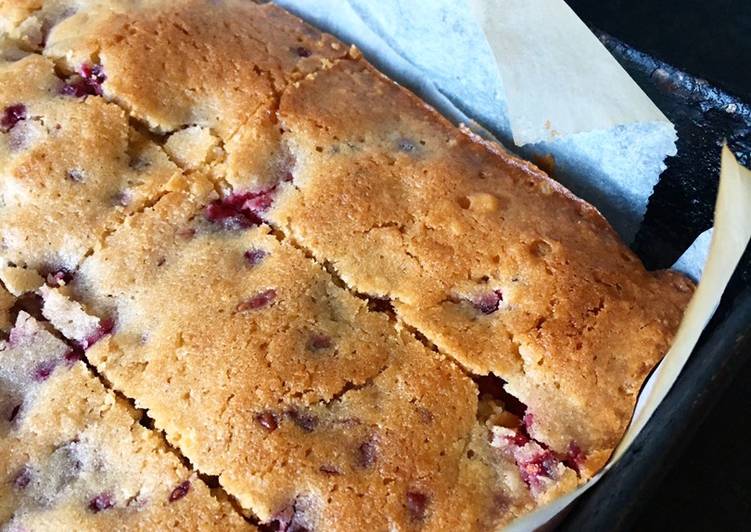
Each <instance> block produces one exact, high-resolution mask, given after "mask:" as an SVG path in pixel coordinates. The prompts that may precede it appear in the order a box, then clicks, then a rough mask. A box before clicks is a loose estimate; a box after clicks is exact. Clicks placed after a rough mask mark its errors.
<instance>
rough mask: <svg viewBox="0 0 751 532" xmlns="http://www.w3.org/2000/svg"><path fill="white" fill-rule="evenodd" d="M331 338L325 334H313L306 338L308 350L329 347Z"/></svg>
mask: <svg viewBox="0 0 751 532" xmlns="http://www.w3.org/2000/svg"><path fill="white" fill-rule="evenodd" d="M331 345H332V344H331V338H329V337H328V336H326V335H325V334H314V335H312V336H311V337H310V339H309V340H308V345H307V348H308V351H320V350H322V349H329V348H330V347H331Z"/></svg>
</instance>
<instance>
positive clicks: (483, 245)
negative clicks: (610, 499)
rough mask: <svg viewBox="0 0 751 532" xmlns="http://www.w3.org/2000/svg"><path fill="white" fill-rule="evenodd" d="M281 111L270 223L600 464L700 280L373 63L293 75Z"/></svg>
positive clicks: (589, 466)
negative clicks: (288, 167)
mask: <svg viewBox="0 0 751 532" xmlns="http://www.w3.org/2000/svg"><path fill="white" fill-rule="evenodd" d="M278 118H279V125H280V127H281V129H282V130H283V133H282V135H281V142H282V143H283V144H284V145H285V146H286V149H287V150H288V151H289V153H290V154H291V158H292V159H293V160H295V161H296V164H295V166H294V168H293V169H292V171H291V176H292V178H291V182H290V184H289V186H284V187H277V189H276V190H275V191H274V192H275V196H274V198H272V199H271V200H270V201H269V203H271V205H270V207H269V208H268V209H267V211H266V212H265V213H264V219H267V220H269V221H270V222H271V223H272V224H274V225H275V226H277V227H279V228H280V229H281V230H282V231H284V232H285V233H286V234H288V235H290V236H291V237H293V238H294V239H296V241H297V242H299V243H300V244H301V245H302V246H304V247H305V248H307V249H309V250H310V251H311V252H312V253H313V254H314V255H315V256H316V258H317V259H318V260H321V261H328V262H330V264H331V265H332V266H333V268H334V270H336V272H337V273H338V274H339V275H340V276H341V278H342V279H343V280H344V281H345V282H346V283H347V285H348V286H349V287H351V288H353V289H354V290H357V291H359V292H362V293H366V294H369V295H371V296H375V297H380V298H388V299H389V300H391V301H392V302H393V304H394V307H395V309H396V311H397V313H398V314H399V316H400V317H401V318H403V319H404V321H405V322H407V323H408V324H410V325H411V326H413V327H415V328H416V329H417V330H419V331H420V332H421V333H422V334H424V335H425V336H426V337H427V338H428V340H430V341H431V342H433V343H434V344H435V345H437V346H438V348H439V349H440V350H441V351H442V352H444V353H447V354H449V355H450V356H452V357H454V358H455V359H456V360H457V361H459V362H460V363H461V364H462V365H463V366H464V367H465V368H467V369H468V370H469V371H470V372H472V373H476V374H481V375H484V374H488V373H492V374H494V375H496V376H498V377H501V378H502V379H504V380H505V381H506V382H507V384H506V390H507V391H508V392H509V393H511V394H512V395H514V396H516V397H517V398H518V399H519V400H521V401H522V402H523V403H524V404H525V405H526V406H527V410H526V415H525V428H526V430H527V432H528V433H529V434H530V435H531V436H533V437H534V438H536V439H538V440H540V441H544V442H545V443H547V444H548V445H550V447H551V448H553V449H554V450H556V451H557V452H559V453H569V454H570V455H571V456H577V457H578V460H579V461H580V468H581V470H582V471H583V472H584V473H585V474H587V475H588V474H591V473H592V472H593V471H595V470H597V469H599V467H601V466H602V465H603V464H604V462H605V460H606V459H607V457H608V456H609V455H610V452H611V450H612V449H613V447H614V445H615V444H616V443H617V441H618V440H619V438H620V436H621V434H622V433H623V431H624V430H625V428H626V424H627V423H628V421H629V418H630V415H631V412H632V410H633V408H634V404H635V400H636V396H637V393H638V392H639V389H640V388H641V385H642V383H643V381H644V379H645V377H646V375H647V373H648V372H649V371H650V370H651V368H652V367H653V366H654V364H655V363H656V362H657V361H658V360H659V359H660V357H661V356H662V355H663V354H664V353H665V351H666V350H667V348H668V346H669V343H670V339H671V337H672V334H673V332H674V331H675V329H676V328H677V326H678V323H679V322H680V319H681V316H682V313H683V309H684V307H685V305H686V304H687V302H688V299H689V298H690V296H691V294H692V291H693V288H692V285H691V283H690V282H689V281H687V280H686V279H685V278H684V277H683V276H681V275H679V274H677V273H674V272H656V273H649V272H646V271H645V270H644V267H643V266H642V264H641V263H640V261H639V259H638V258H637V257H636V256H635V255H634V254H633V253H632V252H631V251H630V250H629V249H628V248H627V247H626V246H625V245H623V243H622V242H621V241H620V240H619V239H618V237H617V236H616V234H615V233H614V231H613V230H612V229H611V228H610V226H609V225H608V224H607V222H606V221H605V220H604V219H603V218H602V216H601V215H600V214H599V213H598V212H597V211H596V210H595V209H594V208H593V207H591V206H590V205H588V204H586V203H584V202H583V201H581V200H579V199H577V198H575V197H574V196H572V195H571V194H570V193H569V192H568V191H567V190H565V189H563V188H562V187H561V186H559V185H558V184H556V183H555V182H553V181H552V180H551V179H550V178H548V177H547V176H546V175H545V174H544V173H543V172H541V171H540V170H538V169H537V168H535V167H534V166H533V165H531V164H529V163H526V162H524V161H521V160H519V159H517V158H515V157H513V156H510V155H508V154H506V153H504V152H503V151H502V150H501V149H499V148H498V147H497V146H496V145H494V144H491V143H487V142H483V141H482V140H480V139H478V138H477V137H475V136H473V135H472V134H470V133H468V132H466V131H461V130H459V129H457V128H455V127H453V126H452V125H451V124H449V123H448V122H447V121H446V120H445V119H443V118H442V117H441V116H439V115H438V114H437V113H436V112H435V111H434V110H432V109H431V108H429V107H427V106H426V105H425V104H424V103H422V102H421V101H419V100H418V99H417V98H415V97H414V96H413V95H412V94H410V93H409V92H407V91H405V90H404V89H402V88H401V87H399V86H398V85H396V84H394V83H393V82H391V81H389V80H388V79H386V78H384V77H383V76H382V75H381V74H379V73H378V72H376V71H375V70H374V69H372V68H371V67H369V65H367V64H366V63H364V62H363V61H341V62H339V63H337V64H336V65H335V66H334V67H332V68H331V69H329V70H326V71H324V72H320V73H318V74H317V75H315V76H311V77H309V78H308V79H306V80H304V81H302V82H300V83H299V84H298V85H296V86H295V87H293V88H290V90H288V91H286V92H285V93H284V94H283V95H282V98H281V102H280V107H279V112H278ZM236 187H237V189H236V190H243V184H242V183H236Z"/></svg>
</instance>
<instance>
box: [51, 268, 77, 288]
mask: <svg viewBox="0 0 751 532" xmlns="http://www.w3.org/2000/svg"><path fill="white" fill-rule="evenodd" d="M72 280H73V272H71V271H69V270H67V269H66V268H60V269H59V270H55V271H53V272H50V273H48V274H47V279H46V281H47V286H50V287H52V288H55V287H58V286H63V285H66V284H69V283H70V282H71V281H72Z"/></svg>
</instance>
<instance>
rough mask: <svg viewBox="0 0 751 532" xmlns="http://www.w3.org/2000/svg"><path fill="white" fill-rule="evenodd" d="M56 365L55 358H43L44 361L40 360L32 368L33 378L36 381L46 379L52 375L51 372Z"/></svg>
mask: <svg viewBox="0 0 751 532" xmlns="http://www.w3.org/2000/svg"><path fill="white" fill-rule="evenodd" d="M56 366H57V361H56V360H45V361H44V362H40V363H39V364H37V366H36V367H35V368H34V373H33V378H34V380H35V381H36V382H44V381H46V380H47V379H49V378H50V375H52V372H53V371H55V367H56Z"/></svg>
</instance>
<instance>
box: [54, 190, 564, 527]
mask: <svg viewBox="0 0 751 532" xmlns="http://www.w3.org/2000/svg"><path fill="white" fill-rule="evenodd" d="M206 204H208V205H207V206H204V205H206ZM220 204H221V200H211V196H209V197H208V198H206V199H201V198H197V197H195V196H191V195H189V194H184V193H177V192H176V193H169V194H167V195H166V196H164V197H163V198H161V199H160V200H159V201H158V202H157V203H156V205H155V206H154V207H153V208H148V209H146V210H144V211H143V212H142V213H139V214H136V215H134V216H132V217H130V218H128V220H126V222H125V223H124V224H123V225H122V226H121V227H120V228H118V230H116V231H115V232H114V233H113V234H112V235H111V236H110V237H108V238H107V240H106V243H105V244H104V246H103V248H102V249H101V250H99V251H97V252H96V253H94V254H93V255H92V256H91V257H88V258H87V259H85V260H84V261H83V263H82V265H81V267H80V269H79V271H78V272H77V273H76V275H75V277H74V278H73V280H72V281H71V283H70V284H69V285H68V286H66V287H65V289H63V290H60V289H45V290H44V291H43V293H44V296H45V308H44V313H45V316H47V317H48V318H49V319H50V320H51V321H52V323H53V324H54V325H55V326H56V327H58V329H60V330H61V331H63V332H64V333H66V334H67V335H68V336H69V337H71V338H72V339H74V340H77V341H78V342H79V343H80V344H81V345H82V346H83V347H88V349H87V351H86V356H87V358H88V360H89V361H91V363H93V364H94V365H95V366H96V367H97V369H98V370H99V371H100V372H101V373H102V374H104V375H106V377H107V379H108V380H109V381H111V382H112V384H113V386H114V387H115V388H116V389H119V390H122V391H123V393H125V395H127V396H128V397H133V398H135V399H136V404H137V405H138V406H139V407H143V408H146V409H147V410H148V412H149V415H150V416H151V417H153V419H154V420H155V423H156V425H157V427H159V428H161V429H163V430H164V431H165V433H166V435H167V437H168V439H169V440H170V441H171V442H172V443H173V444H174V445H175V446H176V447H178V448H179V449H180V451H181V452H182V453H183V454H184V455H185V456H186V457H188V458H189V459H190V461H191V462H192V463H193V464H195V466H196V467H197V468H198V470H199V471H202V472H205V473H208V474H210V475H216V476H218V477H219V481H220V483H221V485H222V486H223V487H224V488H225V489H226V490H227V491H228V492H229V493H230V494H232V495H233V496H235V497H236V498H237V499H238V501H239V502H240V504H241V505H242V506H243V507H244V508H246V509H248V510H250V511H252V512H253V513H254V514H255V515H256V516H258V518H259V519H260V521H261V522H264V523H276V524H277V525H278V526H279V527H281V529H284V530H286V529H288V528H289V529H292V530H297V529H298V528H296V527H304V528H305V529H308V530H331V529H341V530H344V529H357V530H385V529H389V528H391V529H393V528H394V527H396V528H398V529H402V528H411V527H416V526H418V525H420V526H425V527H427V528H428V529H435V530H439V529H451V528H464V527H470V528H477V529H482V528H486V527H493V526H499V525H500V524H502V523H505V522H507V521H508V520H509V519H511V518H512V517H514V516H515V515H519V514H520V513H522V512H524V511H526V510H528V509H529V508H531V507H532V506H533V505H534V504H535V502H537V501H541V500H547V499H549V498H551V497H553V496H555V495H556V494H558V493H560V492H562V491H565V490H568V489H570V488H571V487H573V486H574V485H576V482H577V475H576V473H575V471H574V470H573V469H571V468H569V467H567V466H566V465H564V463H563V462H562V461H561V459H559V458H558V457H556V456H554V455H553V453H551V452H550V451H547V450H544V449H543V448H541V447H539V446H537V445H536V444H533V443H530V444H529V445H527V446H526V451H528V454H529V455H528V456H527V455H525V456H524V457H520V456H516V457H515V456H514V449H516V448H517V447H518V448H521V447H524V446H525V444H526V443H527V442H520V443H519V445H517V446H516V447H514V448H513V449H512V447H511V446H510V441H511V440H514V438H515V437H516V436H515V435H516V432H515V431H516V429H517V428H518V427H519V425H520V422H521V420H520V419H519V418H517V417H514V416H513V415H512V414H511V413H509V412H506V411H504V409H503V407H504V403H503V399H502V398H501V397H499V396H495V397H494V396H493V395H492V394H489V395H483V397H482V401H483V408H482V412H480V411H479V410H478V390H477V387H476V385H475V383H474V382H473V381H472V380H471V379H470V378H468V377H467V376H466V375H465V374H464V373H463V372H462V371H460V369H459V368H458V367H457V366H456V365H454V364H453V363H451V362H450V361H449V360H446V359H445V358H444V357H442V356H441V355H438V354H437V353H434V352H432V351H429V350H427V349H426V348H425V347H424V346H423V345H422V344H421V343H419V342H418V341H416V340H415V339H414V338H412V337H411V336H410V335H409V334H406V333H404V332H403V331H397V330H395V329H394V326H393V324H392V323H391V322H390V320H389V318H388V316H387V315H386V314H383V313H378V312H371V311H369V310H368V308H367V304H366V302H364V301H362V300H360V299H358V298H356V297H354V296H352V295H351V294H349V293H348V292H347V291H345V290H344V289H342V288H340V287H338V286H336V285H335V284H334V283H333V282H332V280H331V278H330V277H329V275H328V274H327V273H326V272H325V271H324V270H322V269H321V268H320V267H318V266H317V265H315V264H314V263H313V262H312V261H311V260H309V259H308V258H306V257H305V256H304V254H303V253H302V252H300V251H299V250H297V249H295V248H293V247H292V246H290V245H288V244H287V243H286V242H285V241H281V242H280V241H279V240H278V239H277V238H276V237H275V236H274V235H272V234H271V232H270V230H269V228H268V227H265V226H250V227H248V226H246V225H243V224H240V223H238V220H236V219H234V218H226V217H221V216H217V213H216V207H217V205H220ZM66 294H68V295H70V297H71V298H72V301H71V300H68V299H66V297H65V296H66ZM74 301H81V302H83V303H84V305H85V310H86V313H84V309H83V308H81V307H78V304H77V303H75V302H74ZM76 308H79V314H78V316H76V310H75V309H76ZM92 315H93V316H98V317H100V318H101V319H96V318H93V321H92V317H91V316H92ZM70 317H73V319H69V318H70ZM92 338H94V339H97V340H98V341H96V343H93V345H90V344H92V341H91V339H92ZM498 431H501V432H499V436H498V437H497V438H495V440H494V438H493V433H494V432H498ZM505 431H508V432H505ZM510 435H514V436H510ZM515 441H517V440H515ZM494 446H495V447H494ZM543 460H545V461H546V463H545V466H542V465H540V464H541V463H542V461H543ZM518 463H523V464H527V463H528V464H529V468H528V469H529V470H528V471H526V472H525V471H523V470H521V469H520V466H519V465H518ZM538 466H539V467H538ZM522 469H523V468H522ZM525 475H526V476H525ZM525 480H526V482H525ZM528 483H529V485H528Z"/></svg>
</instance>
